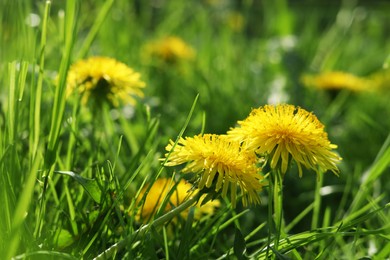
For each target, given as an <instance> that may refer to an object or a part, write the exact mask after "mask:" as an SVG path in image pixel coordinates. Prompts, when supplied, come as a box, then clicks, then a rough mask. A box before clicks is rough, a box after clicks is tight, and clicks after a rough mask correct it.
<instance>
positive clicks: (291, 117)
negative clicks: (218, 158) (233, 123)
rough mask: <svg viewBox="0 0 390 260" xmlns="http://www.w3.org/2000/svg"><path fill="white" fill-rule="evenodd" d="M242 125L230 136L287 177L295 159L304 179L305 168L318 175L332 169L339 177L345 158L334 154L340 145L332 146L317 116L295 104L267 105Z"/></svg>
mask: <svg viewBox="0 0 390 260" xmlns="http://www.w3.org/2000/svg"><path fill="white" fill-rule="evenodd" d="M238 124H239V125H240V126H239V127H237V128H233V129H231V130H230V131H229V132H228V136H230V138H232V140H236V141H239V142H244V143H245V144H246V145H248V147H249V149H254V150H255V151H256V153H257V154H259V155H262V156H265V157H266V158H268V160H270V167H271V168H272V169H276V168H277V169H280V170H281V172H282V173H283V174H284V173H286V171H287V168H288V165H289V162H290V160H291V159H293V160H294V161H295V162H296V164H297V166H298V170H299V175H300V176H302V165H303V166H305V167H306V168H308V169H312V170H314V171H316V172H317V173H320V172H321V171H325V170H331V171H332V172H334V173H335V174H338V168H337V166H336V164H337V163H338V162H339V161H340V160H341V158H340V157H339V156H338V155H337V154H336V153H335V152H333V151H332V150H333V149H335V148H337V146H336V145H334V144H331V143H330V141H329V140H328V136H327V133H326V132H325V131H324V125H323V124H321V122H320V121H319V120H318V119H317V117H316V116H315V115H314V114H312V113H309V112H307V111H306V110H304V109H302V108H300V107H295V106H293V105H276V106H273V105H266V106H264V107H260V108H258V109H254V110H252V112H251V113H250V115H249V116H248V117H247V118H246V119H245V120H243V121H239V122H238Z"/></svg>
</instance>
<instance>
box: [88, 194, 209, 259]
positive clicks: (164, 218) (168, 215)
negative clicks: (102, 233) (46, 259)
mask: <svg viewBox="0 0 390 260" xmlns="http://www.w3.org/2000/svg"><path fill="white" fill-rule="evenodd" d="M201 195H202V193H197V194H196V195H195V196H194V197H192V198H190V199H189V200H187V201H186V202H184V203H183V204H181V205H179V206H178V207H177V208H174V209H173V210H171V211H169V212H168V213H166V214H164V215H162V216H161V217H159V218H157V219H155V220H154V221H153V222H152V223H150V224H147V225H145V226H142V227H141V228H139V229H138V230H136V231H135V232H134V233H132V234H131V235H130V236H128V237H126V238H125V239H123V240H121V241H119V242H118V243H116V244H114V245H112V246H111V247H110V248H108V249H106V250H105V251H104V252H103V253H101V254H99V255H98V256H97V257H95V258H94V260H101V259H111V257H112V256H113V255H114V254H115V253H116V252H118V251H119V250H121V249H122V248H123V247H125V246H126V245H128V244H129V242H131V241H132V240H134V239H135V238H136V237H138V236H143V235H144V234H145V233H146V232H147V231H148V230H149V229H150V228H152V227H158V226H161V225H162V224H164V223H165V222H167V221H169V220H171V219H172V218H174V217H175V216H177V215H179V214H180V213H181V212H182V211H184V210H185V209H187V208H189V207H191V206H192V205H194V203H196V202H197V201H198V200H199V198H200V196H201Z"/></svg>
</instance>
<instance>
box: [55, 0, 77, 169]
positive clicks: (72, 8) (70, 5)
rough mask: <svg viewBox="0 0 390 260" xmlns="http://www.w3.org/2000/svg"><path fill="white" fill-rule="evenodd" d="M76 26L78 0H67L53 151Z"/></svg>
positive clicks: (63, 107) (56, 99)
mask: <svg viewBox="0 0 390 260" xmlns="http://www.w3.org/2000/svg"><path fill="white" fill-rule="evenodd" d="M75 27H76V1H74V0H69V1H66V10H65V30H64V31H65V46H64V49H63V55H62V60H61V64H60V69H59V75H58V85H57V86H56V88H55V94H54V104H53V111H52V117H51V125H50V133H49V142H48V149H49V151H50V152H51V153H53V152H54V151H55V147H56V145H57V143H58V135H59V133H60V129H61V124H62V119H63V114H64V109H65V88H66V77H67V74H68V68H69V64H70V59H71V54H72V49H73V44H74V34H75ZM52 156H53V155H52ZM50 160H53V159H50ZM49 163H53V162H49Z"/></svg>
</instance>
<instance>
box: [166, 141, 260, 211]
mask: <svg viewBox="0 0 390 260" xmlns="http://www.w3.org/2000/svg"><path fill="white" fill-rule="evenodd" d="M173 145H174V142H173V141H172V140H170V143H169V144H168V145H167V147H166V150H167V151H168V152H170V151H171V150H172V149H173V151H172V152H171V153H170V154H169V153H167V154H166V156H169V157H168V162H167V163H166V164H165V165H166V166H175V165H180V164H184V163H188V164H187V165H186V167H185V168H184V169H183V170H182V172H183V173H195V174H197V177H198V184H197V185H198V188H199V189H200V190H202V189H205V188H210V189H213V190H215V192H221V193H222V197H226V195H227V191H228V189H229V188H230V198H231V203H232V205H233V207H235V205H236V193H237V187H239V188H240V190H241V194H242V195H243V196H242V201H243V204H244V206H246V205H248V204H256V203H259V202H260V199H259V195H258V191H260V190H261V188H262V184H261V183H260V180H261V179H262V178H263V177H262V176H261V175H260V174H259V168H258V167H256V163H257V157H256V155H255V153H253V152H250V151H247V150H245V149H243V148H242V146H241V145H240V144H239V143H238V142H232V141H230V140H229V139H227V137H226V135H212V134H205V135H203V136H202V135H197V136H194V137H187V138H180V140H179V142H178V143H177V145H176V146H175V147H174V148H173Z"/></svg>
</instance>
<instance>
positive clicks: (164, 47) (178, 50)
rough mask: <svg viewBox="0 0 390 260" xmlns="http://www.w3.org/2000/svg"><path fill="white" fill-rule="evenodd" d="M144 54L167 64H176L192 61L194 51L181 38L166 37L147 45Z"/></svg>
mask: <svg viewBox="0 0 390 260" xmlns="http://www.w3.org/2000/svg"><path fill="white" fill-rule="evenodd" d="M145 54H146V55H147V56H150V57H157V58H159V59H160V60H163V61H165V62H168V63H176V62H178V61H182V60H183V61H184V60H192V59H194V57H195V50H194V49H193V48H192V47H191V46H189V45H188V44H187V43H185V42H184V41H183V40H182V39H181V38H179V37H176V36H168V37H165V38H162V39H160V40H157V41H154V42H151V43H149V44H147V45H146V47H145Z"/></svg>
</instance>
